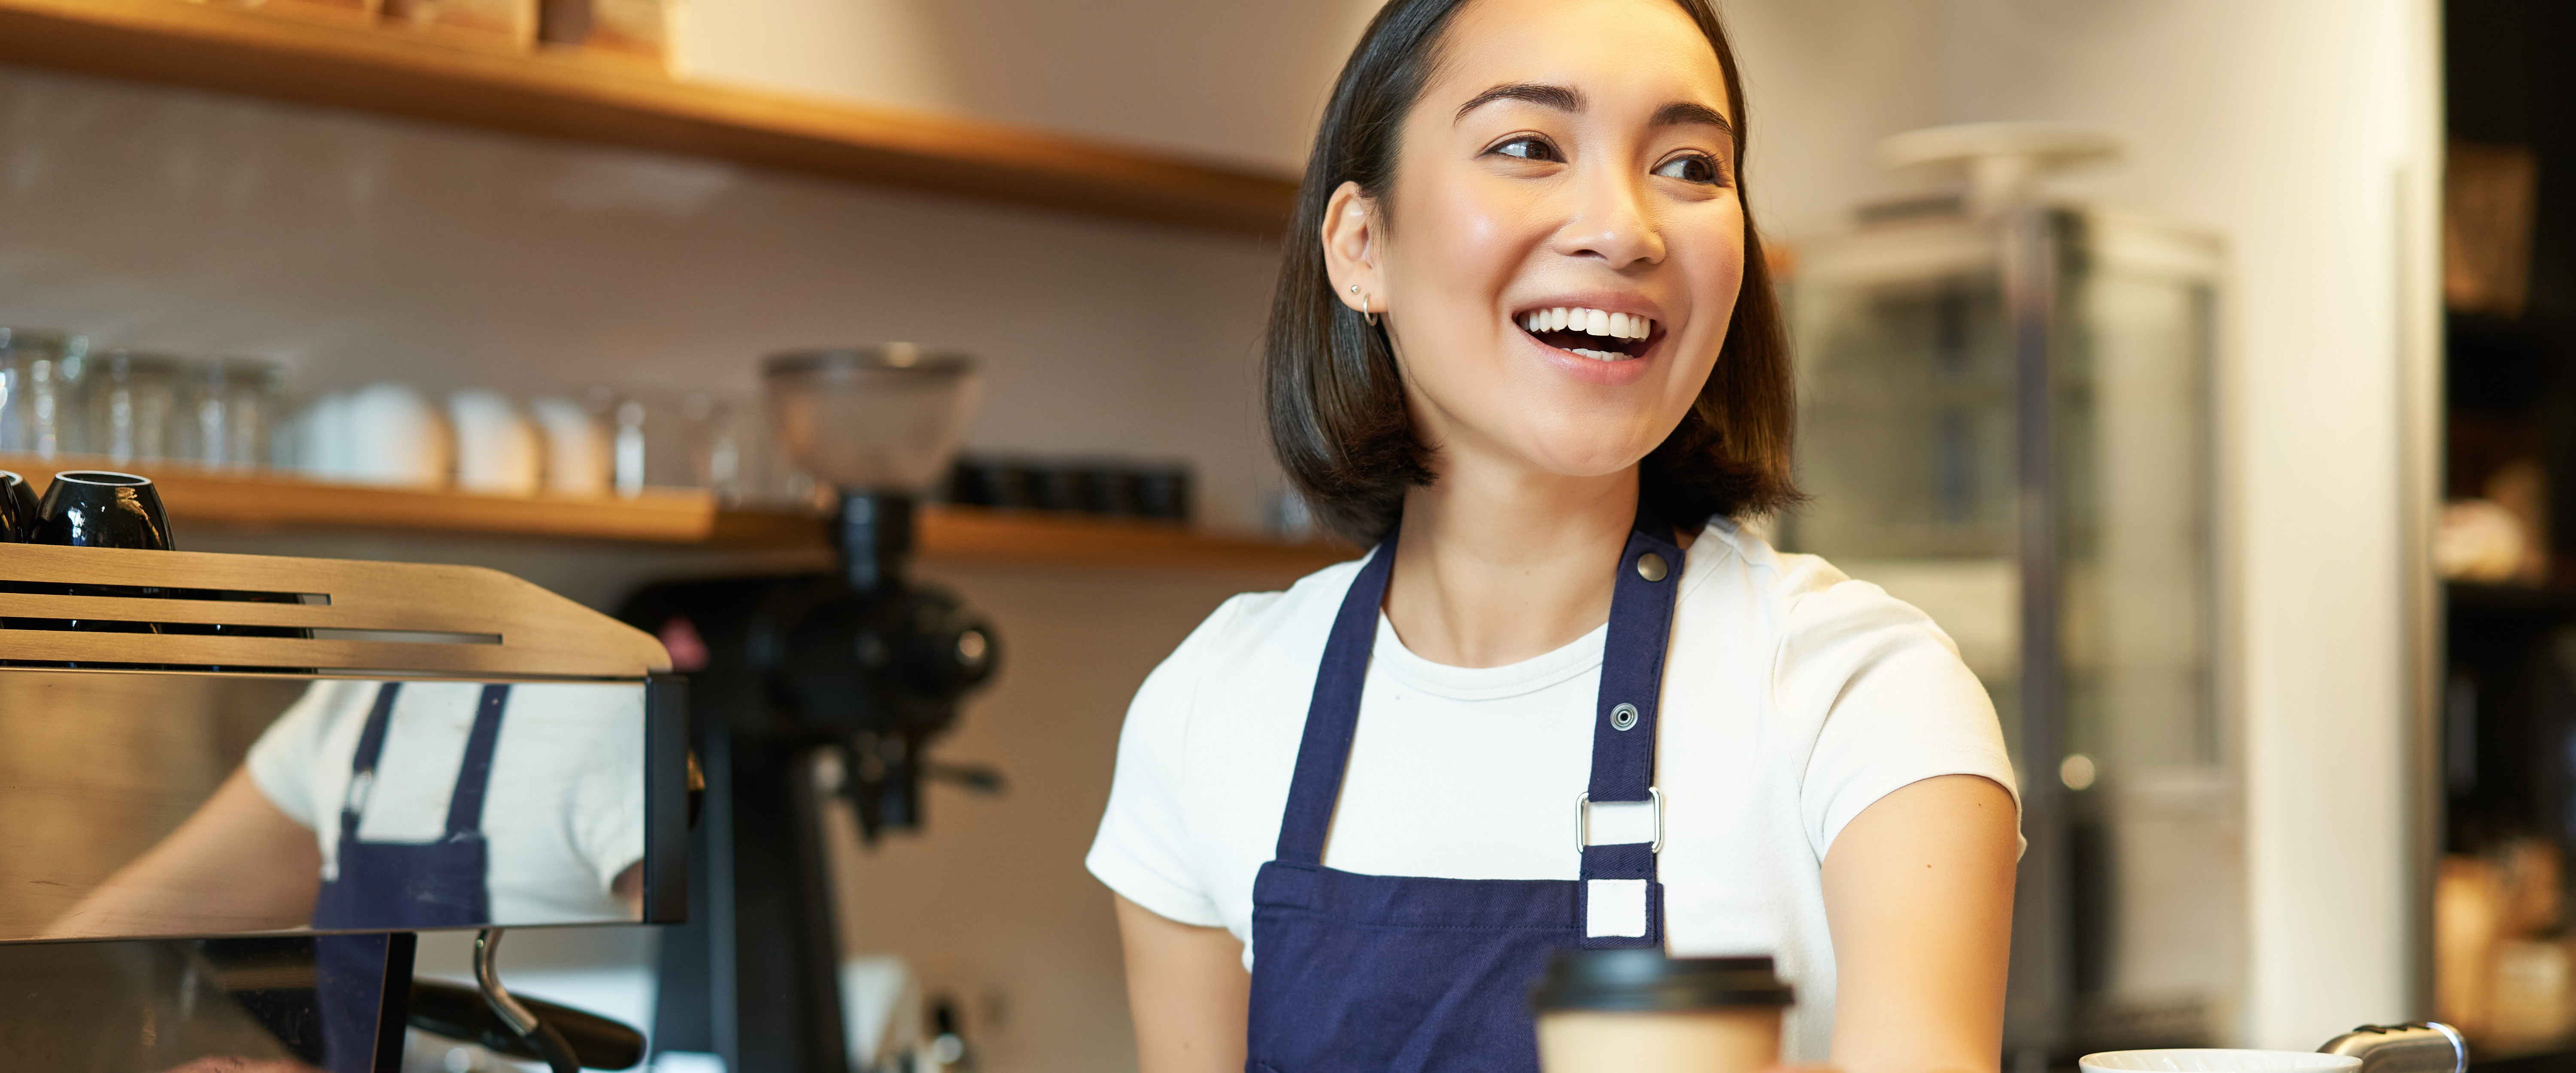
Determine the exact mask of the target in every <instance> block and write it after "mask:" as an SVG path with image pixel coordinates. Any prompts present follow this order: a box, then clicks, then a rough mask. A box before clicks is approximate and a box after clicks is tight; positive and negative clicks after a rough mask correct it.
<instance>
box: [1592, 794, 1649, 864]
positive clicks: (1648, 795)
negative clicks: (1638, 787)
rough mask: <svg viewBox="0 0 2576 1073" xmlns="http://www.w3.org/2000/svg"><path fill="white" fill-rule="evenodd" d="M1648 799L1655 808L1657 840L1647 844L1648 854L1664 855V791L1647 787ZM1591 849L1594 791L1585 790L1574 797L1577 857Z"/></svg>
mask: <svg viewBox="0 0 2576 1073" xmlns="http://www.w3.org/2000/svg"><path fill="white" fill-rule="evenodd" d="M1646 799H1647V800H1648V801H1651V802H1653V803H1654V806H1655V838H1654V841H1653V842H1651V843H1648V844H1647V846H1646V852H1648V853H1662V852H1663V851H1664V791H1663V789H1662V788H1661V787H1656V786H1649V787H1646ZM1590 848H1592V791H1590V790H1585V791H1584V792H1582V793H1580V794H1576V795H1575V797H1574V852H1575V855H1576V856H1581V855H1582V853H1583V851H1584V850H1587V849H1590Z"/></svg>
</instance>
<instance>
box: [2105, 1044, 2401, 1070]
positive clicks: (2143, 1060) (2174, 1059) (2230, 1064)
mask: <svg viewBox="0 0 2576 1073" xmlns="http://www.w3.org/2000/svg"><path fill="white" fill-rule="evenodd" d="M2075 1064H2076V1065H2077V1066H2078V1067H2080V1068H2082V1069H2084V1070H2085V1071H2086V1073H2255V1071H2261V1070H2281V1069H2296V1070H2315V1071H2318V1073H2352V1071H2354V1070H2357V1069H2360V1068H2361V1059H2359V1058H2355V1057H2353V1056H2351V1055H2348V1054H2318V1053H2316V1052H2315V1051H2236V1050H2226V1049H2223V1048H2217V1047H2174V1048H2168V1049H2165V1050H2153V1051H2103V1052H2102V1053H2100V1054H2088V1055H2085V1056H2084V1057H2083V1058H2080V1059H2078V1060H2076V1063H2075Z"/></svg>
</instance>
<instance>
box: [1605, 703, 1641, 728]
mask: <svg viewBox="0 0 2576 1073" xmlns="http://www.w3.org/2000/svg"><path fill="white" fill-rule="evenodd" d="M1636 725H1637V706H1636V705H1634V704H1622V705H1620V706H1618V707H1616V708H1612V709H1610V729H1612V730H1627V729H1629V728H1631V727H1634V726H1636Z"/></svg>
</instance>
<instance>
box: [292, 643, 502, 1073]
mask: <svg viewBox="0 0 2576 1073" xmlns="http://www.w3.org/2000/svg"><path fill="white" fill-rule="evenodd" d="M401 690H402V683H400V682H387V683H385V684H384V685H382V686H380V687H378V688H377V690H376V701H375V706H374V707H373V708H371V709H369V710H368V712H367V724H366V727H365V729H363V730H361V731H359V733H358V751H357V754H356V756H355V757H353V758H352V759H351V761H350V771H351V773H352V774H351V777H350V780H349V792H348V795H347V796H346V797H345V798H344V799H343V800H342V801H341V805H340V841H339V850H338V860H339V871H338V874H337V875H335V876H334V877H333V878H331V879H329V880H327V881H325V882H324V883H323V884H322V891H321V895H320V897H318V898H317V899H315V901H314V903H313V927H314V929H315V930H317V931H332V930H336V929H342V928H369V929H375V930H378V931H386V930H411V929H416V928H462V927H473V926H478V925H484V924H489V923H490V922H491V919H492V912H491V905H492V897H491V891H490V890H489V889H488V887H487V885H486V873H487V872H488V870H489V866H490V858H489V854H488V853H487V851H486V848H485V846H484V842H483V794H484V791H485V790H486V789H487V788H488V787H489V786H490V785H491V781H492V748H493V746H494V745H496V744H498V743H499V741H500V738H501V710H502V708H503V707H505V706H507V705H508V703H509V700H510V687H508V686H505V685H495V686H484V687H483V695H482V697H481V699H480V700H479V701H478V702H477V703H476V704H475V707H474V729H473V731H472V732H471V733H469V734H468V735H467V736H466V739H465V760H464V762H463V763H462V764H460V765H458V768H457V772H456V788H455V790H453V791H452V792H450V794H449V796H448V800H447V830H446V833H445V834H443V835H441V836H440V837H439V839H438V841H436V842H364V841H360V840H359V838H358V821H359V819H360V818H361V817H362V814H363V813H364V812H365V811H366V807H367V797H368V793H369V791H370V790H371V789H372V788H373V787H374V785H375V782H376V763H377V761H378V760H380V759H382V758H383V756H384V751H385V731H386V729H387V728H388V727H389V726H391V725H392V723H393V713H394V700H395V698H396V697H397V696H399V695H400V693H401ZM384 954H385V937H384V936H383V935H381V934H378V935H325V936H322V937H320V938H317V939H315V940H314V944H313V955H314V957H313V961H314V964H313V968H314V999H315V1002H316V1003H317V1005H318V1006H319V1007H320V1009H321V1014H322V1056H323V1062H324V1064H325V1065H327V1066H329V1067H330V1070H331V1073H361V1071H365V1070H369V1069H372V1068H374V1063H375V1057H376V1056H375V1036H376V1027H377V1026H376V1013H377V1010H378V1009H379V1008H381V1007H380V1005H379V1003H380V1002H381V997H380V996H379V994H378V992H379V990H380V989H381V987H382V986H383V984H384V982H385V981H384V966H385V957H384Z"/></svg>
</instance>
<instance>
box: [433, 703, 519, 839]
mask: <svg viewBox="0 0 2576 1073" xmlns="http://www.w3.org/2000/svg"><path fill="white" fill-rule="evenodd" d="M509 703H510V687H508V686H506V685H497V686H484V687H483V696H482V698H481V699H479V700H477V701H476V702H475V705H474V730H473V732H472V733H470V734H467V735H466V737H465V762H464V763H462V764H459V765H458V766H457V770H456V789H455V791H454V792H453V793H450V794H449V795H448V798H447V836H448V837H449V838H455V837H457V836H459V835H477V834H481V833H482V832H483V793H484V791H485V790H488V789H490V788H491V785H492V747H493V746H495V745H498V744H500V741H501V710H502V709H503V708H505V707H508V706H509Z"/></svg>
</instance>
